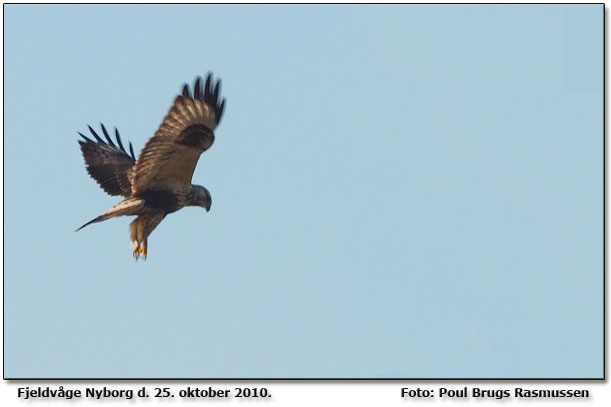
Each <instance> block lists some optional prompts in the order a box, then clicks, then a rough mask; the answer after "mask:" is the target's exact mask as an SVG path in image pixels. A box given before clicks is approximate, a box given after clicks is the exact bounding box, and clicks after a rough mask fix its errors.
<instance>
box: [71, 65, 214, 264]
mask: <svg viewBox="0 0 611 407" xmlns="http://www.w3.org/2000/svg"><path fill="white" fill-rule="evenodd" d="M220 88H221V81H220V80H217V81H216V84H214V83H213V80H212V74H208V77H207V79H206V83H205V86H204V87H203V88H202V86H201V78H199V77H198V78H197V79H196V80H195V84H194V87H193V93H192V94H191V93H190V91H189V87H188V85H184V87H183V91H182V94H181V95H179V96H178V97H177V98H176V100H175V101H174V104H173V105H172V107H171V108H170V111H169V112H168V114H167V115H166V117H165V118H164V119H163V122H162V123H161V125H160V126H159V129H158V130H157V132H155V136H154V137H152V138H151V139H150V140H149V141H148V142H147V143H146V146H145V147H144V149H142V151H141V152H140V155H139V156H138V159H137V160H136V157H135V155H134V150H133V147H132V145H131V143H130V144H129V150H130V153H131V154H130V153H128V152H127V151H126V149H125V148H124V146H123V142H122V140H121V137H120V135H119V132H118V130H117V129H115V139H116V144H115V143H114V142H113V141H112V138H111V137H110V135H109V134H108V131H107V130H106V128H105V127H104V125H103V124H102V125H101V127H102V133H103V134H104V137H105V139H106V141H104V140H103V139H102V138H101V137H100V136H99V135H98V134H97V133H96V132H95V131H94V130H93V129H92V128H91V127H90V126H89V131H90V132H91V134H92V136H93V138H94V139H95V140H92V139H91V138H88V137H86V136H85V135H83V134H81V133H79V134H80V135H81V137H82V138H83V139H84V140H79V144H80V146H81V151H82V153H83V157H84V159H85V164H86V166H87V172H88V173H89V175H91V177H92V178H93V179H94V180H95V181H96V182H97V183H98V184H100V186H101V187H102V189H103V190H104V191H106V193H108V194H110V195H120V196H123V197H125V198H126V199H125V200H123V201H121V202H119V203H118V204H117V205H115V206H113V207H112V208H110V209H109V210H108V211H106V212H105V213H103V214H102V215H100V216H98V217H97V218H95V219H93V220H91V221H89V222H87V223H86V224H84V225H83V226H81V227H80V228H79V229H78V230H81V229H82V228H84V227H85V226H87V225H89V224H92V223H96V222H101V221H104V220H106V219H110V218H114V217H117V216H122V215H138V217H137V218H136V219H135V220H134V221H133V222H132V223H131V225H130V232H131V240H132V245H133V246H134V257H136V259H137V258H138V257H139V256H140V254H142V255H143V256H144V257H145V258H146V254H147V240H148V236H149V235H150V233H151V232H152V231H153V230H154V229H155V227H156V226H157V225H158V224H159V222H161V221H162V220H163V218H164V217H165V216H166V215H167V214H168V213H172V212H175V211H177V210H179V209H181V208H182V207H184V206H202V207H204V208H205V209H206V210H207V211H208V210H210V205H211V203H212V200H211V196H210V193H209V192H208V190H207V189H206V188H204V187H202V186H199V185H192V184H191V178H192V176H193V171H194V170H195V166H196V165H197V161H198V160H199V156H200V155H201V154H202V153H203V152H204V151H206V150H207V149H208V148H210V146H211V145H212V143H213V142H214V129H215V128H216V126H217V125H218V124H219V122H220V120H221V118H222V116H223V109H224V107H225V99H223V100H222V101H221V100H220V98H219V95H220Z"/></svg>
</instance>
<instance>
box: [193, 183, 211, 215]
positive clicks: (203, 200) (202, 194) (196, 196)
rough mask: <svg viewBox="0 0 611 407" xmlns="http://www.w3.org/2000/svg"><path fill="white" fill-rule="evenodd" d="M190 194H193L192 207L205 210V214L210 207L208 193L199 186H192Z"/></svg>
mask: <svg viewBox="0 0 611 407" xmlns="http://www.w3.org/2000/svg"><path fill="white" fill-rule="evenodd" d="M191 193H192V194H193V205H197V206H201V207H202V208H204V209H206V212H208V211H210V207H211V206H212V196H211V195H210V191H208V190H207V189H206V188H204V187H202V186H201V185H193V188H192V190H191Z"/></svg>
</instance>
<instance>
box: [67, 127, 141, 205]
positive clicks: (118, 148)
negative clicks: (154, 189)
mask: <svg viewBox="0 0 611 407" xmlns="http://www.w3.org/2000/svg"><path fill="white" fill-rule="evenodd" d="M100 125H101V127H102V133H103V134H104V137H105V138H106V141H104V140H103V139H102V138H101V137H100V136H99V135H98V134H97V133H96V132H95V130H93V129H92V128H91V126H88V127H89V131H90V132H91V134H92V135H93V137H94V138H95V140H92V139H90V138H88V137H86V136H85V135H83V134H82V133H79V135H80V136H81V137H82V138H83V140H79V142H78V143H79V144H80V146H81V151H82V152H83V158H84V159H85V164H86V166H87V172H88V173H89V175H91V177H92V178H93V179H94V180H96V182H97V183H98V184H100V186H101V187H102V189H103V190H104V191H106V193H108V194H110V195H122V196H125V197H129V196H131V184H130V178H131V171H132V168H133V166H134V164H135V162H136V158H135V156H134V149H133V147H132V145H131V143H130V144H129V148H130V151H131V155H130V154H128V153H127V151H125V147H123V142H122V141H121V136H120V135H119V131H118V130H117V129H116V128H115V139H116V142H117V144H118V145H117V144H115V143H114V142H113V141H112V139H111V138H110V135H109V134H108V131H107V130H106V127H104V125H103V124H100Z"/></svg>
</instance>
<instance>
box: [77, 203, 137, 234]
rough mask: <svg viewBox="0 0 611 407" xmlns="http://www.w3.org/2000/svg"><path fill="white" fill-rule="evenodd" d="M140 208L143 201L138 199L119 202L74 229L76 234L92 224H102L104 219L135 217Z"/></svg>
mask: <svg viewBox="0 0 611 407" xmlns="http://www.w3.org/2000/svg"><path fill="white" fill-rule="evenodd" d="M142 206H144V200H142V199H139V198H128V199H125V200H124V201H121V202H119V203H118V204H116V205H115V206H113V207H112V208H110V209H109V210H107V211H106V212H104V213H103V214H101V215H100V216H98V217H97V218H95V219H92V220H90V221H89V222H87V223H85V224H84V225H83V226H81V227H80V228H78V229H76V231H77V232H78V231H79V230H81V229H82V228H84V227H85V226H88V225H91V224H92V223H98V222H102V221H105V220H106V219H110V218H115V217H117V216H123V215H137V214H138V212H139V211H140V209H141V208H142Z"/></svg>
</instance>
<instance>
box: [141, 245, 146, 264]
mask: <svg viewBox="0 0 611 407" xmlns="http://www.w3.org/2000/svg"><path fill="white" fill-rule="evenodd" d="M140 253H141V254H142V257H143V258H144V260H146V241H144V242H141V243H140Z"/></svg>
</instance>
